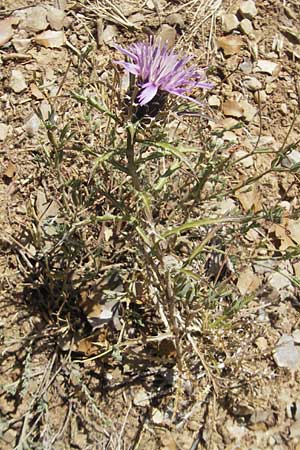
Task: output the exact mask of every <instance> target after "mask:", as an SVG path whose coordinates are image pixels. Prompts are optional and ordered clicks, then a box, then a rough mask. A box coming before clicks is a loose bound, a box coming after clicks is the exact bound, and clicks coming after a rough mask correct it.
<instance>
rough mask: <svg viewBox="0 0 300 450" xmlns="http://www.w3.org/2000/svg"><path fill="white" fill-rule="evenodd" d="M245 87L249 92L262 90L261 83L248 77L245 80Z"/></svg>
mask: <svg viewBox="0 0 300 450" xmlns="http://www.w3.org/2000/svg"><path fill="white" fill-rule="evenodd" d="M244 86H245V88H246V89H248V91H251V92H255V91H258V90H260V89H262V84H261V82H260V81H259V80H258V79H257V78H254V77H247V78H245V79H244Z"/></svg>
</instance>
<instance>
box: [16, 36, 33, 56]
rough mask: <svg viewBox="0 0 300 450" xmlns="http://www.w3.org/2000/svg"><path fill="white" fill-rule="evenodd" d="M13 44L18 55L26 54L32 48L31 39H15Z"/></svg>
mask: <svg viewBox="0 0 300 450" xmlns="http://www.w3.org/2000/svg"><path fill="white" fill-rule="evenodd" d="M12 44H13V46H14V48H15V50H16V52H17V53H26V52H27V50H28V49H29V47H30V44H31V39H13V40H12Z"/></svg>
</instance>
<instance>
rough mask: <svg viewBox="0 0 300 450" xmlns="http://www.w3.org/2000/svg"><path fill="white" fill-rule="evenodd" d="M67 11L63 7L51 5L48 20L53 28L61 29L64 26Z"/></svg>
mask: <svg viewBox="0 0 300 450" xmlns="http://www.w3.org/2000/svg"><path fill="white" fill-rule="evenodd" d="M64 19H65V13H64V11H62V10H61V9H58V8H54V7H51V8H49V10H48V13H47V21H48V22H49V24H50V27H51V28H52V30H55V31H59V30H61V29H62V28H63V26H64Z"/></svg>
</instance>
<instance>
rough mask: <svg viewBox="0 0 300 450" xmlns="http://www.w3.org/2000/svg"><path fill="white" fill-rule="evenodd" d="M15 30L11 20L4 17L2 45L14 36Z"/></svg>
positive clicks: (1, 25)
mask: <svg viewBox="0 0 300 450" xmlns="http://www.w3.org/2000/svg"><path fill="white" fill-rule="evenodd" d="M13 34H14V30H13V28H12V26H11V21H10V20H8V19H4V20H1V21H0V47H1V46H2V45H4V44H6V43H7V42H9V41H10V39H11V38H12V37H13Z"/></svg>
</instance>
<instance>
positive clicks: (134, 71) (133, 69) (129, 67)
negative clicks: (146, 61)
mask: <svg viewBox="0 0 300 450" xmlns="http://www.w3.org/2000/svg"><path fill="white" fill-rule="evenodd" d="M114 63H115V64H120V65H121V66H123V67H124V69H125V70H127V72H130V73H132V74H133V75H139V73H140V72H139V68H138V67H137V66H136V65H135V64H132V63H128V62H124V61H114Z"/></svg>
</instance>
